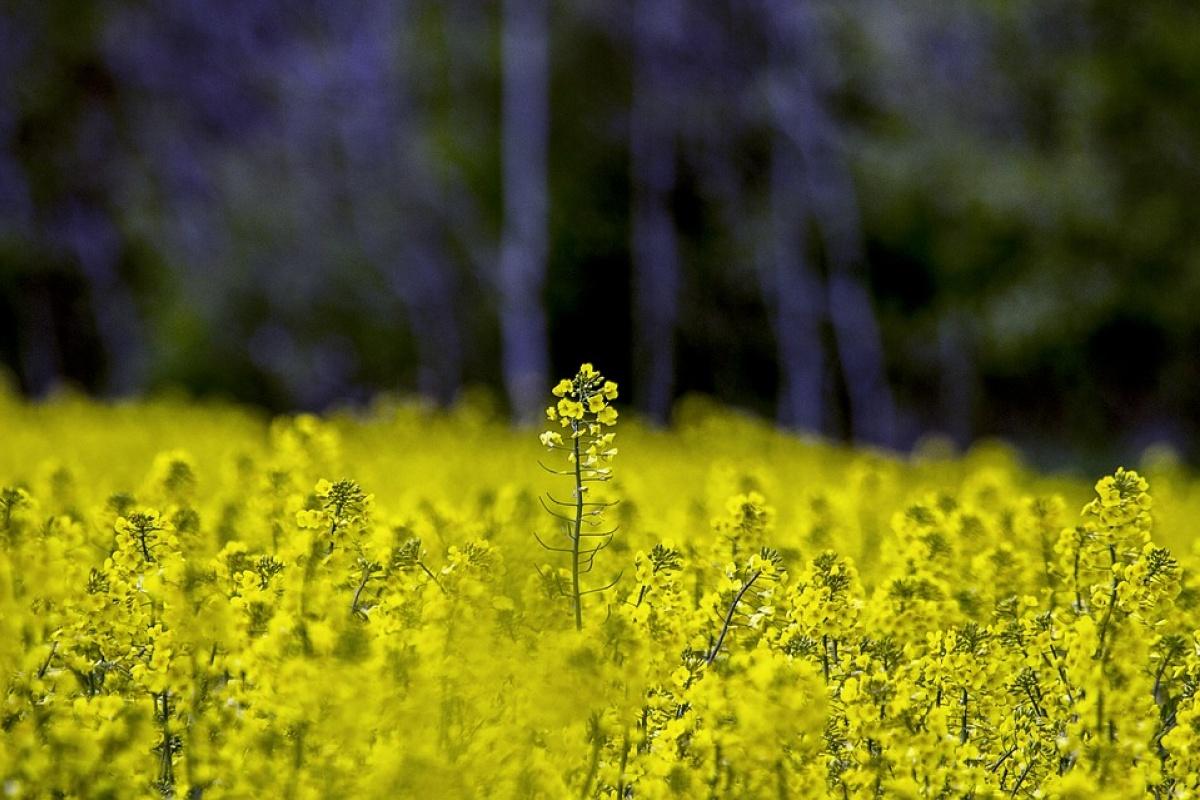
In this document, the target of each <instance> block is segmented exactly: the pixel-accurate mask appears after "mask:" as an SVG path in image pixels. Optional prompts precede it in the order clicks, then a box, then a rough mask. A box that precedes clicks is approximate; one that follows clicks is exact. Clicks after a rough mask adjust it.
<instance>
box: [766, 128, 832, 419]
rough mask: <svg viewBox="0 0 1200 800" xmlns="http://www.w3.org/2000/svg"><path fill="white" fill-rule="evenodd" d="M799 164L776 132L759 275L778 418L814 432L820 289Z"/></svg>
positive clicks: (821, 395)
mask: <svg viewBox="0 0 1200 800" xmlns="http://www.w3.org/2000/svg"><path fill="white" fill-rule="evenodd" d="M800 172H801V165H800V160H799V157H798V155H797V154H796V152H795V148H794V146H793V145H792V143H791V142H790V141H788V140H787V139H786V137H783V136H776V138H775V144H774V147H773V150H772V153H771V190H770V202H771V218H770V222H771V224H770V248H769V254H768V256H767V259H766V261H767V263H766V264H764V265H763V268H764V273H763V277H762V284H763V289H764V292H765V300H766V303H767V309H768V313H769V314H770V317H771V321H772V323H773V325H774V328H775V341H776V349H777V352H778V359H779V377H780V381H779V398H778V412H777V419H778V422H779V424H780V425H781V426H783V427H785V428H794V429H796V430H802V431H807V432H809V433H816V434H819V433H821V432H822V431H823V429H824V423H825V348H824V345H823V343H822V341H821V323H822V319H823V315H824V302H823V301H824V287H823V286H822V284H821V276H820V275H818V274H817V272H816V269H815V267H814V265H813V264H812V263H810V261H809V256H808V252H807V244H808V242H807V236H806V226H807V222H808V215H807V213H806V212H807V207H806V203H805V193H804V189H803V177H802V175H801V174H800Z"/></svg>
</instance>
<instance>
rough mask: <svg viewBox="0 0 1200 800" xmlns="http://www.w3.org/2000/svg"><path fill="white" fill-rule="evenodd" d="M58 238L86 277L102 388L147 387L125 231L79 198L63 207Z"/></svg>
mask: <svg viewBox="0 0 1200 800" xmlns="http://www.w3.org/2000/svg"><path fill="white" fill-rule="evenodd" d="M55 223H56V230H55V232H54V233H55V238H56V239H57V240H58V243H59V244H60V246H62V247H63V248H64V249H65V250H66V252H67V254H68V255H70V256H71V258H72V259H73V260H74V261H75V263H76V264H77V265H78V267H79V270H80V273H81V274H82V275H83V278H84V281H85V282H86V283H87V287H88V294H89V295H90V300H91V305H92V312H93V314H94V316H95V321H96V333H97V335H98V336H99V338H100V346H101V349H102V350H103V351H104V362H105V377H104V379H103V383H102V386H101V393H102V394H105V395H108V396H112V397H123V396H127V395H131V394H134V393H136V392H138V391H140V390H141V389H143V388H144V383H145V376H146V360H145V357H146V351H145V342H144V341H143V331H142V322H141V314H140V313H139V312H138V308H137V303H136V302H135V300H134V297H133V292H131V291H130V289H129V287H128V286H126V285H125V282H124V281H123V280H122V279H121V276H120V273H119V271H118V264H119V261H120V257H121V237H120V234H119V232H118V231H117V229H116V228H115V226H114V225H113V223H112V221H111V220H109V219H108V218H107V216H105V214H104V212H102V211H100V210H99V209H97V208H94V207H92V206H91V205H90V204H88V203H86V202H85V201H83V200H80V199H78V198H68V199H67V200H65V201H64V202H63V203H62V205H61V206H60V207H59V209H58V218H57V219H56V220H55Z"/></svg>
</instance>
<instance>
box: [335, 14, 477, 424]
mask: <svg viewBox="0 0 1200 800" xmlns="http://www.w3.org/2000/svg"><path fill="white" fill-rule="evenodd" d="M409 9H410V4H408V3H404V4H398V5H393V4H392V3H391V2H390V0H373V1H372V2H370V3H366V4H364V5H363V6H362V8H361V15H354V18H353V19H352V20H350V21H349V22H350V24H348V26H347V27H348V30H346V31H344V32H343V34H344V35H345V36H346V37H347V40H346V41H345V43H344V44H343V46H342V50H341V52H343V53H344V55H345V58H346V61H347V63H346V70H345V72H346V75H345V86H344V87H343V88H344V94H343V95H342V96H343V97H345V98H346V99H347V101H348V107H347V108H346V111H345V114H344V115H343V119H344V121H343V123H342V125H341V132H342V137H341V138H342V141H341V145H342V148H343V150H344V152H345V153H346V171H347V177H348V179H349V181H348V186H347V192H346V196H347V198H348V199H349V201H350V205H351V215H352V218H353V221H354V227H355V233H356V235H357V237H358V239H359V241H360V243H361V246H362V248H363V251H364V253H365V254H366V255H367V257H368V258H369V259H370V260H371V261H372V263H373V264H374V265H375V266H376V268H377V269H378V270H379V271H380V273H381V275H382V276H383V278H384V283H385V285H386V286H387V287H388V289H389V290H390V291H391V292H392V294H393V295H394V296H395V297H396V298H397V299H398V300H399V301H400V303H401V304H402V305H403V307H404V311H405V316H406V317H407V318H408V324H409V329H410V330H411V332H412V336H413V341H414V343H415V345H416V356H417V391H418V392H420V394H421V395H423V396H425V397H428V398H430V399H432V400H434V401H435V402H438V403H440V404H448V403H451V402H453V400H454V398H455V397H456V396H457V395H458V391H459V389H460V388H461V383H462V358H463V352H462V342H461V338H460V332H459V327H458V309H457V307H456V303H455V286H454V283H455V281H454V276H453V272H452V268H451V266H450V264H449V262H448V260H447V258H446V255H445V252H444V248H443V247H442V245H441V242H440V237H439V231H438V221H439V217H440V210H441V208H442V207H443V205H444V204H443V203H442V202H441V197H440V196H439V192H438V189H437V186H436V179H435V178H434V176H433V175H431V174H430V170H429V169H428V167H427V164H426V163H425V159H423V158H422V155H424V154H425V152H426V148H424V147H423V146H422V145H423V135H424V131H425V127H426V123H425V120H424V118H423V115H422V113H421V110H420V107H419V104H418V101H417V99H416V98H415V97H414V96H413V92H412V87H411V86H410V85H409V81H408V77H407V76H408V75H409V73H410V71H411V69H412V64H413V61H414V54H413V52H412V42H411V40H409V39H407V37H406V32H407V31H409V30H411V29H412V28H413V27H414V26H413V25H412V23H411V20H410V19H408V17H407V12H408V11H409Z"/></svg>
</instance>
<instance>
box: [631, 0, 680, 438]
mask: <svg viewBox="0 0 1200 800" xmlns="http://www.w3.org/2000/svg"><path fill="white" fill-rule="evenodd" d="M682 28H683V6H682V2H681V0H636V2H635V4H634V9H633V48H634V69H633V104H632V108H631V109H630V119H629V151H630V161H631V164H630V169H631V173H632V174H631V183H632V186H633V198H632V200H633V202H632V211H631V213H632V220H631V228H632V232H631V236H632V242H631V247H630V249H631V251H632V256H633V309H632V310H633V323H634V339H633V341H634V369H635V373H636V377H637V381H638V395H639V397H640V398H641V406H642V409H643V411H644V412H645V413H646V415H647V417H649V419H651V420H653V421H654V422H657V423H659V424H662V423H665V422H666V421H667V417H668V415H669V414H670V411H671V399H672V394H673V390H674V384H675V327H676V322H677V318H678V315H679V284H680V275H679V272H680V267H679V246H678V242H677V239H676V231H675V222H674V219H673V218H672V215H671V192H672V191H673V190H674V188H675V157H676V128H675V126H676V125H677V124H678V123H677V120H676V118H675V112H674V111H673V109H674V108H677V105H678V103H677V97H678V89H679V85H678V84H679V80H678V73H679V67H678V64H677V59H678V47H679V44H680V39H681V36H682Z"/></svg>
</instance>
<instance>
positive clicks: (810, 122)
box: [765, 0, 896, 446]
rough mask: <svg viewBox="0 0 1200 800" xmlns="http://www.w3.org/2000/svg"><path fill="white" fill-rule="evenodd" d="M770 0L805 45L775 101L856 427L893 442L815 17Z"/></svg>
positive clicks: (771, 20) (790, 3)
mask: <svg viewBox="0 0 1200 800" xmlns="http://www.w3.org/2000/svg"><path fill="white" fill-rule="evenodd" d="M765 2H766V8H767V12H768V16H767V22H768V25H770V27H771V29H772V30H773V32H774V35H775V36H777V37H781V38H784V39H785V41H790V42H791V43H792V44H791V46H792V47H794V48H796V49H797V50H796V52H797V67H796V68H795V69H794V70H793V71H792V77H791V80H789V81H787V82H786V83H777V84H773V85H770V86H768V92H769V100H770V103H771V105H772V109H773V113H774V115H775V117H776V118H777V120H778V121H779V122H780V123H781V124H782V126H783V127H782V130H783V132H784V133H785V134H786V135H787V136H788V137H789V138H790V139H791V140H792V142H793V143H794V144H795V146H796V148H797V150H798V152H799V154H800V158H801V160H802V164H803V171H804V176H805V186H806V189H807V191H808V198H809V203H810V204H811V207H812V211H813V216H814V219H815V220H816V223H817V228H818V230H819V231H820V235H821V240H822V242H823V244H824V245H825V252H826V256H827V258H828V271H829V277H828V282H827V295H826V299H827V302H828V313H829V319H830V321H831V323H832V325H833V333H834V341H835V343H836V347H837V354H838V358H839V360H840V362H841V367H842V374H843V376H844V378H845V382H846V390H847V394H848V396H849V403H850V423H851V429H852V431H853V433H854V437H855V438H856V439H857V440H860V441H864V442H870V443H874V444H879V445H884V446H892V445H894V444H895V437H896V431H895V429H896V410H895V404H894V401H893V399H892V391H891V387H890V385H889V384H888V381H887V374H886V369H885V364H884V357H883V342H882V337H881V334H880V330H879V323H878V320H877V319H876V317H875V310H874V307H873V305H872V302H871V295H870V292H869V291H868V289H867V285H866V277H865V274H864V266H865V263H864V262H865V246H864V243H863V239H862V229H861V219H860V216H859V209H858V203H857V199H856V196H855V190H854V183H853V180H852V178H851V175H850V171H849V167H848V165H847V164H846V162H845V159H844V156H843V153H842V152H841V137H840V132H839V131H838V129H837V126H836V123H835V121H834V120H833V118H832V117H831V116H830V115H829V113H828V112H827V111H826V109H825V107H824V104H823V102H822V99H821V97H820V94H819V92H818V90H817V87H816V86H815V83H814V74H815V70H814V69H813V62H814V60H815V59H816V58H817V55H818V54H817V50H816V47H815V46H814V45H815V43H816V41H817V37H816V33H815V31H813V30H812V26H813V21H812V20H811V19H810V17H809V12H808V8H807V6H806V5H805V4H804V3H802V2H799V0H765Z"/></svg>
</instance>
